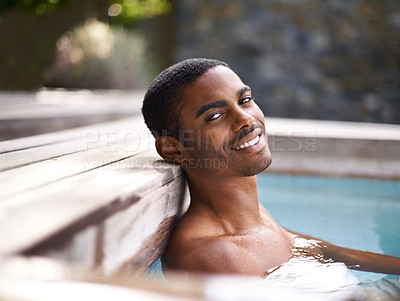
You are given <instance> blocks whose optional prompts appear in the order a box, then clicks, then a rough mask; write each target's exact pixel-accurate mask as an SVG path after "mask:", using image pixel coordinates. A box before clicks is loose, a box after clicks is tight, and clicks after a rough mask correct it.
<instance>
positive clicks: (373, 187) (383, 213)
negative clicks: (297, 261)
mask: <svg viewBox="0 0 400 301" xmlns="http://www.w3.org/2000/svg"><path fill="white" fill-rule="evenodd" d="M258 192H259V201H260V202H261V203H262V204H263V205H264V206H265V208H267V210H268V211H269V212H270V213H271V215H272V216H273V217H274V218H275V220H276V221H277V222H278V223H279V224H280V225H282V226H283V227H285V228H287V229H289V230H293V231H295V232H299V233H303V234H308V235H312V236H315V237H319V238H321V239H323V240H326V241H329V242H331V243H334V244H337V245H340V246H343V247H348V248H354V249H359V250H365V251H371V252H377V253H381V254H387V255H392V256H396V257H400V182H399V181H381V180H369V179H354V178H351V179H350V178H333V177H316V176H304V175H301V176H298V175H278V174H267V173H264V174H261V175H259V176H258ZM352 273H353V274H354V275H355V276H356V277H357V278H358V279H359V280H360V281H361V282H365V281H368V280H379V279H381V278H389V279H394V280H395V279H397V278H398V276H392V275H383V274H378V273H367V272H358V271H352ZM147 274H150V275H151V274H153V275H154V274H158V275H160V274H161V262H160V260H157V261H156V262H155V263H154V265H153V266H152V267H151V268H150V269H149V271H148V273H147Z"/></svg>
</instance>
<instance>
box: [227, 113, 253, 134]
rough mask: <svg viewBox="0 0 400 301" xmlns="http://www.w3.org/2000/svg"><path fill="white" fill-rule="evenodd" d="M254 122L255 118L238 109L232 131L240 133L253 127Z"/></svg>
mask: <svg viewBox="0 0 400 301" xmlns="http://www.w3.org/2000/svg"><path fill="white" fill-rule="evenodd" d="M254 121H255V118H254V117H253V116H252V115H250V114H249V113H247V112H245V111H243V110H242V109H240V108H237V109H236V110H235V112H234V116H233V124H232V130H233V131H234V132H238V131H240V130H241V129H242V128H245V127H251V125H252V124H253V123H254Z"/></svg>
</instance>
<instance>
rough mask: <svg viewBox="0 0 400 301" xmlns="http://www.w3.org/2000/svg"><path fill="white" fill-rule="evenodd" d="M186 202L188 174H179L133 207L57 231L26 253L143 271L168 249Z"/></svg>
mask: <svg viewBox="0 0 400 301" xmlns="http://www.w3.org/2000/svg"><path fill="white" fill-rule="evenodd" d="M187 206H188V191H187V189H186V184H185V179H184V178H183V177H178V178H177V179H176V180H174V181H170V182H168V183H166V184H165V185H163V186H161V187H158V188H157V189H155V190H154V191H152V192H150V193H148V194H147V195H145V196H144V197H143V198H141V199H140V200H138V201H137V202H136V203H134V204H132V205H130V206H129V207H127V208H124V209H123V210H120V211H117V212H115V213H114V214H111V215H110V216H102V217H99V219H98V220H97V221H93V225H89V226H86V227H83V228H82V229H80V230H79V231H77V232H75V233H67V231H63V232H62V233H58V234H57V235H56V236H54V237H53V238H52V239H50V240H47V241H45V242H44V243H42V244H41V245H39V246H36V247H35V248H33V249H31V250H29V251H28V252H27V253H26V254H28V255H39V256H44V257H47V258H51V259H55V260H57V261H62V262H65V263H69V264H71V265H75V266H79V267H80V268H81V269H87V270H92V269H94V268H96V270H102V271H103V272H104V273H106V274H112V273H115V272H117V271H121V270H127V271H129V272H130V273H132V271H134V272H135V273H143V272H144V271H146V270H147V269H148V268H149V267H150V265H151V264H153V263H154V261H156V259H157V258H158V257H159V256H160V255H161V253H162V252H163V251H164V249H165V247H166V246H167V243H168V238H169V235H170V233H171V230H172V227H173V226H174V222H175V221H176V218H178V217H180V216H181V215H182V214H183V213H184V212H185V211H186V209H187Z"/></svg>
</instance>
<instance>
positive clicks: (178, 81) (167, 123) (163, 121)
mask: <svg viewBox="0 0 400 301" xmlns="http://www.w3.org/2000/svg"><path fill="white" fill-rule="evenodd" d="M216 66H225V67H229V66H228V64H226V63H224V62H221V61H218V60H214V59H205V58H194V59H187V60H184V61H181V62H179V63H177V64H175V65H172V66H170V67H169V68H167V69H165V70H164V71H163V72H161V73H160V74H159V75H158V76H157V77H156V78H155V79H154V81H153V83H152V84H151V85H150V87H149V88H148V89H147V92H146V95H145V97H144V100H143V106H142V114H143V117H144V121H145V122H146V125H147V127H148V128H149V129H150V131H151V133H152V134H153V136H154V137H156V138H157V137H158V136H172V137H175V138H177V139H179V130H180V116H179V115H180V111H181V108H182V99H181V95H182V91H183V89H184V88H185V87H186V86H188V85H190V84H192V83H193V82H194V81H195V80H196V79H197V78H199V77H200V76H202V75H203V74H204V73H206V71H207V70H209V69H211V68H214V67H216Z"/></svg>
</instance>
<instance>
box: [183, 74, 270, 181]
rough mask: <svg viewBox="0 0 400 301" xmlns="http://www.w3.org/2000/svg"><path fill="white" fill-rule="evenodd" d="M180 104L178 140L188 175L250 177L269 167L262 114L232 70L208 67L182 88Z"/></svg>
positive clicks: (268, 154)
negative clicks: (209, 174)
mask: <svg viewBox="0 0 400 301" xmlns="http://www.w3.org/2000/svg"><path fill="white" fill-rule="evenodd" d="M182 100H183V107H182V111H181V131H180V139H179V140H180V142H181V144H182V145H184V146H185V154H184V156H185V159H186V160H185V162H184V163H182V166H183V167H184V168H185V170H186V171H187V172H192V171H195V172H199V173H212V174H214V175H223V176H252V175H255V174H257V173H260V172H261V171H263V170H264V169H265V168H267V167H268V166H269V164H270V163H271V153H270V151H269V148H268V142H267V136H266V133H265V125H264V115H263V113H262V111H261V110H260V108H259V107H258V106H257V105H256V104H255V102H254V100H253V98H252V95H251V90H250V88H249V87H248V86H246V85H245V84H244V83H243V82H242V81H241V80H240V78H239V77H238V76H237V75H236V74H235V73H234V72H233V71H232V70H231V69H229V68H227V67H224V66H217V67H214V68H211V69H209V70H208V71H207V72H206V73H205V74H203V75H202V76H201V77H199V78H198V79H197V80H196V81H195V82H194V83H193V84H191V85H190V86H188V87H186V88H185V89H184V91H183V95H182ZM191 168H195V170H191V171H189V169H191Z"/></svg>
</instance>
